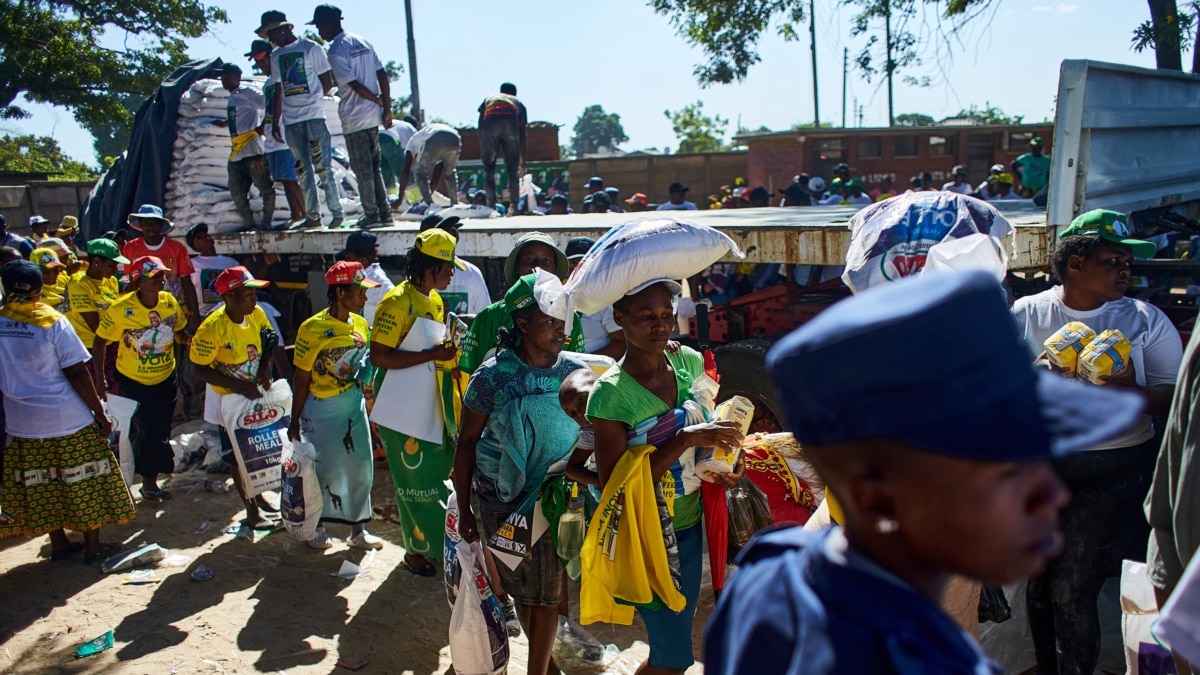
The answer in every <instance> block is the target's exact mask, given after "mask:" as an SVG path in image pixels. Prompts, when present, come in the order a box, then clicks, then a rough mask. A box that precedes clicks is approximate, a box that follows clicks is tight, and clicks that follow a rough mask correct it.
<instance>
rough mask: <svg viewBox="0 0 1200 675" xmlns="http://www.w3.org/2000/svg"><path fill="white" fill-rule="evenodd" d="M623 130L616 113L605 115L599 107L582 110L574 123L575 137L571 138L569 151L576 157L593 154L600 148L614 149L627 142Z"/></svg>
mask: <svg viewBox="0 0 1200 675" xmlns="http://www.w3.org/2000/svg"><path fill="white" fill-rule="evenodd" d="M628 140H629V137H628V136H626V135H625V128H624V127H622V126H621V116H620V115H618V114H616V113H606V112H604V108H603V107H602V106H599V105H590V106H588V107H587V108H584V110H583V114H581V115H580V116H579V119H578V120H577V121H576V122H575V135H574V136H572V137H571V150H572V152H573V153H574V155H575V156H576V157H583V156H584V155H586V154H590V153H594V152H596V151H598V150H599V149H600V148H601V147H605V148H615V147H616V146H617V145H619V144H621V143H624V142H625V141H628Z"/></svg>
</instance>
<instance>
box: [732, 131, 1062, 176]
mask: <svg viewBox="0 0 1200 675" xmlns="http://www.w3.org/2000/svg"><path fill="white" fill-rule="evenodd" d="M1053 135H1054V127H1053V125H1051V124H1049V123H1046V124H1021V125H972V124H969V123H967V124H953V123H943V124H942V125H937V126H929V127H892V128H878V129H799V130H794V131H772V132H762V133H749V134H741V135H738V136H736V137H735V139H734V140H735V141H737V142H738V143H740V144H741V145H744V146H746V148H747V149H748V152H747V160H748V161H747V163H748V166H747V169H746V180H747V183H748V184H749V185H762V186H764V187H767V188H768V189H769V190H771V192H772V193H774V194H778V193H777V192H776V190H777V189H778V188H781V187H785V186H787V185H788V183H790V182H791V180H792V176H795V175H796V174H798V173H802V172H803V173H807V174H809V175H812V176H821V177H823V178H825V180H826V181H827V182H828V180H829V179H830V178H831V177H832V176H833V167H834V166H836V165H837V164H839V163H840V162H846V163H847V164H849V165H850V167H851V169H852V171H853V173H854V175H855V176H859V177H862V179H863V180H864V182H865V183H866V187H867V189H868V190H871V189H874V188H877V187H881V185H882V183H883V181H884V179H885V178H887V177H891V178H892V180H893V185H894V187H893V189H894V190H898V191H900V192H903V191H904V190H905V189H907V188H908V180H909V178H910V177H912V176H915V175H920V174H921V172H923V171H929V172H930V173H932V174H933V177H934V182H935V183H937V186H938V187H941V183H942V182H944V181H948V180H949V174H950V169H951V167H953V166H954V165H956V164H963V165H965V166H966V167H967V172H968V176H969V178H970V180H971V182H973V183H976V184H978V183H979V182H980V181H982V180H983V178H984V176H986V175H987V172H988V168H989V167H990V166H991V165H992V164H1003V165H1005V166H1008V165H1009V163H1011V162H1012V161H1013V160H1014V159H1016V158H1017V156H1018V155H1020V154H1022V153H1024V152H1027V151H1028V148H1029V139H1031V138H1033V137H1034V136H1041V137H1042V139H1043V140H1044V141H1045V143H1046V152H1047V154H1051V153H1052V152H1053V148H1051V147H1050V142H1051V140H1052V137H1053Z"/></svg>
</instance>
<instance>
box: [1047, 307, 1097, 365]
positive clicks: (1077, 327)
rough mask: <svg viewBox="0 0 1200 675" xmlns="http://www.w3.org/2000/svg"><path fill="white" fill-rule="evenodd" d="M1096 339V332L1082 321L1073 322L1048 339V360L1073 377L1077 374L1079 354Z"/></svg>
mask: <svg viewBox="0 0 1200 675" xmlns="http://www.w3.org/2000/svg"><path fill="white" fill-rule="evenodd" d="M1094 339H1096V331H1094V330H1092V329H1091V328H1088V326H1087V324H1085V323H1083V322H1081V321H1072V322H1070V323H1068V324H1067V325H1065V326H1063V327H1062V328H1059V329H1058V330H1057V331H1055V332H1054V335H1051V336H1050V337H1048V338H1046V342H1045V343H1044V344H1045V346H1046V358H1047V359H1049V361H1050V363H1052V364H1054V366H1055V367H1057V368H1059V369H1061V370H1062V371H1063V372H1064V373H1065V374H1067V375H1070V376H1072V377H1074V376H1075V373H1076V372H1077V364H1078V363H1079V354H1080V353H1081V352H1082V351H1083V349H1084V347H1086V346H1088V345H1089V344H1091V342H1092V340H1094Z"/></svg>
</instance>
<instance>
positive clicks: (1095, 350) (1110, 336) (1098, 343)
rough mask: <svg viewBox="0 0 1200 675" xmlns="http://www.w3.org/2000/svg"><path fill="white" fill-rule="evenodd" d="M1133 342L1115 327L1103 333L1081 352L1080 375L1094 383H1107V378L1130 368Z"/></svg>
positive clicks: (1080, 377) (1081, 377) (1082, 378)
mask: <svg viewBox="0 0 1200 675" xmlns="http://www.w3.org/2000/svg"><path fill="white" fill-rule="evenodd" d="M1132 353H1133V343H1131V342H1130V341H1129V339H1128V338H1126V337H1125V336H1124V335H1123V334H1122V333H1121V331H1119V330H1116V329H1115V328H1112V329H1109V330H1106V331H1104V332H1103V333H1101V334H1100V335H1098V336H1097V337H1096V339H1095V340H1092V341H1091V342H1090V343H1089V344H1088V346H1087V347H1084V349H1083V351H1082V352H1081V353H1080V354H1079V366H1078V377H1079V379H1081V380H1084V381H1086V382H1091V383H1092V384H1107V381H1106V379H1105V378H1107V377H1111V376H1113V375H1120V374H1121V373H1124V372H1125V370H1126V369H1127V368H1129V356H1130V354H1132Z"/></svg>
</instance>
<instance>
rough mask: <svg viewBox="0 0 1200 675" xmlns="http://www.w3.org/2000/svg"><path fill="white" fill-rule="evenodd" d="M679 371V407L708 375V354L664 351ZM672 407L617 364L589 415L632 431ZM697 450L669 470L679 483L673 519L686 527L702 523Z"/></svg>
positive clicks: (595, 393) (596, 390)
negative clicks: (706, 360)
mask: <svg viewBox="0 0 1200 675" xmlns="http://www.w3.org/2000/svg"><path fill="white" fill-rule="evenodd" d="M664 356H666V358H667V361H669V362H670V363H671V367H672V368H673V369H674V371H675V386H676V390H677V392H676V395H675V406H674V407H676V408H678V407H681V406H682V405H683V404H684V402H685V401H689V400H691V399H692V392H691V388H692V382H694V381H695V380H696V378H698V377H700V375H702V374H704V357H702V356H700V352H697V351H696V350H694V349H691V348H690V347H681V348H680V350H679V353H678V354H672V353H670V352H664ZM669 410H670V408H668V407H667V404H666V403H664V402H663V400H662V399H660V398H659V397H658V396H656V395H654V394H653V393H651V392H650V391H649V390H647V389H646V388H645V387H643V386H642V385H641V383H639V382H638V381H637V380H635V379H633V377H631V376H630V375H629V374H628V373H626V372H625V371H624V369H622V368H621V367H620V365H617V366H615V367H613V368H609V369H608V370H607V371H605V373H604V374H603V375H601V376H600V379H598V380H596V384H595V385H594V386H593V387H592V393H591V394H590V395H589V396H588V404H587V418H588V419H589V420H596V419H603V420H612V421H615V422H620V423H622V424H624V425H625V426H626V427H628V428H629V429H630V430H632V429H635V428H638V427H640V426H641V425H642V424H643V423H645V422H647V421H648V420H652V419H654V418H656V417H659V416H661V415H664V414H666V413H667V412H668V411H669ZM696 454H697V453H696V449H695V448H689V449H688V450H686V451H684V453H683V454H682V455H680V456H679V459H677V460H676V461H675V463H674V464H672V465H671V468H670V469H669V473H670V474H671V476H672V478H673V479H674V482H675V515H674V516H672V518H671V521H672V522H673V523H674V524H675V528H676V529H678V530H682V529H684V528H688V527H691V526H693V525H695V524H696V523H698V522H700V517H701V514H702V507H701V503H700V476H699V474H697V473H696Z"/></svg>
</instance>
